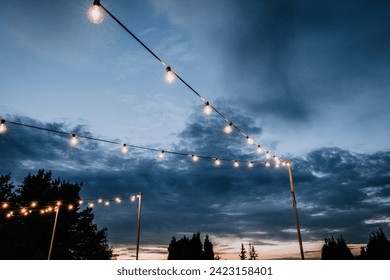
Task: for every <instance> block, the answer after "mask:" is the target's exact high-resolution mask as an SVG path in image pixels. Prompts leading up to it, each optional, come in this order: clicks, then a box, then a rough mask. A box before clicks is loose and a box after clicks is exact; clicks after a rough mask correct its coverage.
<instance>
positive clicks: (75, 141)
mask: <svg viewBox="0 0 390 280" xmlns="http://www.w3.org/2000/svg"><path fill="white" fill-rule="evenodd" d="M78 143H79V139H78V138H77V136H76V134H74V133H73V134H72V137H70V140H69V144H70V145H71V146H72V147H74V146H76V145H77V144H78Z"/></svg>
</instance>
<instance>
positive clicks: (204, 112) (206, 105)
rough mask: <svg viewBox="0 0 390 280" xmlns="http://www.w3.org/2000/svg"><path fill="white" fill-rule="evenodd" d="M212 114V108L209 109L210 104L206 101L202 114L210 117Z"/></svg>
mask: <svg viewBox="0 0 390 280" xmlns="http://www.w3.org/2000/svg"><path fill="white" fill-rule="evenodd" d="M212 113H213V108H211V106H210V103H209V102H208V101H207V102H206V103H205V106H204V108H203V114H205V115H206V116H210V115H211V114H212Z"/></svg>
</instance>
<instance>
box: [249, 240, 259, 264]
mask: <svg viewBox="0 0 390 280" xmlns="http://www.w3.org/2000/svg"><path fill="white" fill-rule="evenodd" d="M258 257H259V254H257V252H256V250H255V247H254V246H253V245H252V243H249V259H250V260H257V259H258Z"/></svg>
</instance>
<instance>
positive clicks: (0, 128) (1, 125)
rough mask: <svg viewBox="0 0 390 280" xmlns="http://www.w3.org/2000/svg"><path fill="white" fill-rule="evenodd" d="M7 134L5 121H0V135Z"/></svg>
mask: <svg viewBox="0 0 390 280" xmlns="http://www.w3.org/2000/svg"><path fill="white" fill-rule="evenodd" d="M6 132H7V125H6V123H5V120H1V121H0V134H4V133H6Z"/></svg>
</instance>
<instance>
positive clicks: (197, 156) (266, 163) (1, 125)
mask: <svg viewBox="0 0 390 280" xmlns="http://www.w3.org/2000/svg"><path fill="white" fill-rule="evenodd" d="M7 124H12V125H16V126H21V127H26V128H30V129H35V130H38V131H45V132H49V133H55V134H59V135H63V136H67V137H71V139H72V138H76V137H77V138H78V139H86V140H91V141H96V142H102V143H106V144H113V145H122V148H123V147H126V148H127V147H128V148H133V149H139V150H144V151H152V152H159V153H160V154H159V155H160V156H161V155H165V154H172V155H177V156H185V157H191V158H192V159H193V161H197V160H198V159H207V160H213V161H214V162H215V164H216V165H219V164H218V162H233V166H234V167H239V163H247V164H248V167H250V168H252V167H254V166H255V165H256V166H259V165H264V166H266V167H269V166H271V165H274V166H275V167H280V165H282V166H287V165H289V164H290V162H289V161H282V160H280V159H279V158H274V162H272V161H255V160H250V161H248V160H237V159H228V158H224V157H218V156H215V157H212V156H208V155H200V154H197V153H184V152H177V151H170V150H165V149H156V148H150V147H144V146H139V145H133V144H127V143H122V142H118V141H113V140H106V139H101V138H96V137H92V136H85V135H79V134H76V133H72V132H64V131H61V130H56V129H51V128H45V127H41V126H36V125H30V124H24V123H20V122H16V121H9V120H5V119H1V120H0V128H1V131H0V134H4V133H6V132H7V126H6V125H7ZM126 153H127V151H126Z"/></svg>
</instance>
